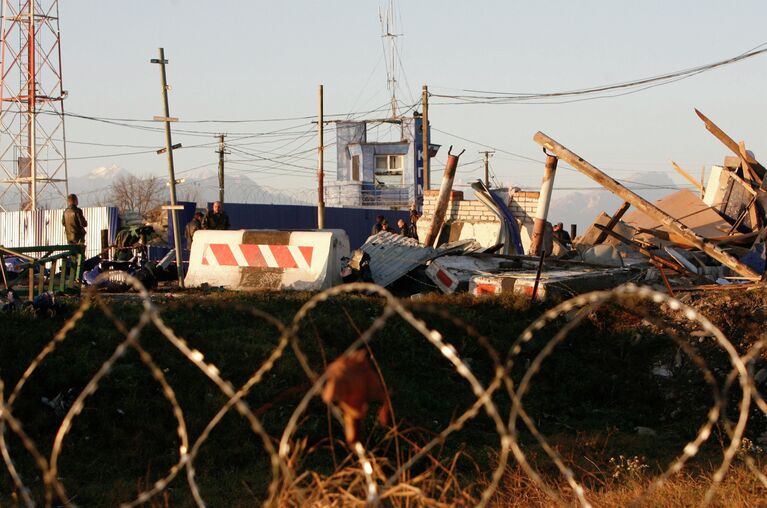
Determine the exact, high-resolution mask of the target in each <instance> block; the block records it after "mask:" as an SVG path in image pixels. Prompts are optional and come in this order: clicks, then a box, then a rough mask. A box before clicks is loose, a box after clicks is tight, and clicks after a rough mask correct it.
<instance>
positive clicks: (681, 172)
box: [671, 161, 703, 192]
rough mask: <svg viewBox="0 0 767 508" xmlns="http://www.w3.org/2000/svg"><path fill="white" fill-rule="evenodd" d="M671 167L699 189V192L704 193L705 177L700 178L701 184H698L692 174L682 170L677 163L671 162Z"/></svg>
mask: <svg viewBox="0 0 767 508" xmlns="http://www.w3.org/2000/svg"><path fill="white" fill-rule="evenodd" d="M671 165H672V166H673V167H674V169H676V172H677V173H679V174H680V175H682V176H683V177H685V178H686V179H687V181H688V182H690V183H691V184H693V185H694V186H695V188H696V189H698V190H699V191H701V192H703V177H701V178H700V182H698V181H697V180H696V179H695V178H693V177H692V176H690V174H689V173H688V172H687V171H685V170H684V169H682V168H681V167H680V166H679V164H677V163H676V162H674V161H671Z"/></svg>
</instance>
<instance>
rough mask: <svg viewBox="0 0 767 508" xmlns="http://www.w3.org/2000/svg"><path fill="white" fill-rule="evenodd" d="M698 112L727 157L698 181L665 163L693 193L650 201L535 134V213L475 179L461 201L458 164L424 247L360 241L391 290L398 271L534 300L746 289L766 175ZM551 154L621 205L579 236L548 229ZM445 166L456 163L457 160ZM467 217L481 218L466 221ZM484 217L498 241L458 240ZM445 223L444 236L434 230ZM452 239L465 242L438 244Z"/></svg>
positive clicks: (438, 283)
mask: <svg viewBox="0 0 767 508" xmlns="http://www.w3.org/2000/svg"><path fill="white" fill-rule="evenodd" d="M696 112H697V113H698V116H700V118H701V119H702V120H703V121H704V123H705V125H706V128H707V129H708V130H709V131H710V132H712V133H713V134H714V136H715V137H716V138H717V139H719V140H720V141H721V142H722V143H724V145H725V146H726V147H727V148H728V149H730V151H732V152H733V153H734V154H735V156H734V157H733V156H727V157H725V160H724V163H723V164H722V166H714V167H713V168H712V170H711V171H710V173H709V176H708V181H707V182H704V181H703V178H701V181H700V182H698V181H697V180H695V179H694V178H692V177H691V176H690V175H689V174H688V173H687V172H685V171H684V170H683V169H682V168H681V167H680V166H679V165H677V164H676V163H674V162H673V161H672V165H673V167H674V169H675V170H676V171H677V172H679V173H680V174H681V175H682V176H684V177H685V178H686V179H687V180H688V181H689V182H691V183H692V184H693V186H694V188H695V191H692V190H688V189H684V190H680V191H678V192H672V193H669V195H667V196H665V197H663V198H662V199H660V200H657V201H656V202H654V203H651V202H649V201H647V200H645V199H644V198H642V197H641V196H639V195H637V194H636V193H634V192H632V191H631V190H629V189H628V188H626V187H625V186H623V185H622V184H621V183H620V182H618V181H617V180H615V179H613V178H612V177H610V176H609V175H607V174H605V173H604V172H602V171H600V170H599V169H597V168H596V167H595V166H593V165H591V164H589V163H588V162H586V161H585V160H584V159H583V158H582V157H580V156H579V155H577V154H575V153H573V152H572V151H570V150H568V149H567V148H565V147H564V146H562V145H561V144H559V143H557V142H556V141H555V140H553V139H552V138H550V137H548V136H546V135H545V134H543V133H541V132H538V133H537V134H536V135H535V136H534V138H533V139H534V140H535V141H536V142H537V143H538V144H540V145H541V146H543V148H544V150H545V151H546V154H547V165H546V168H547V169H546V170H547V173H546V175H548V176H546V175H545V176H544V179H543V183H542V185H541V191H540V192H539V193H536V194H537V196H538V202H537V206H538V210H537V211H535V209H531V208H528V209H524V208H521V207H519V206H518V204H517V203H514V202H513V201H512V199H513V196H515V194H518V192H517V191H518V189H515V190H514V191H513V192H512V191H510V192H509V193H508V197H504V196H503V192H502V191H500V192H499V191H491V190H490V189H488V188H487V187H486V186H485V184H483V183H482V182H477V183H474V184H472V185H471V187H472V188H473V189H474V191H475V195H476V197H477V199H478V201H472V202H471V203H473V204H470V205H469V204H468V203H469V202H467V201H465V200H463V197H462V193H460V192H454V191H452V175H453V174H454V171H450V172H449V175H448V176H447V177H446V179H445V181H444V182H443V188H442V189H441V191H440V195H439V199H438V201H437V203H436V206H435V210H434V211H433V217H434V218H433V219H432V221H431V223H430V227H429V235H428V236H427V241H426V245H425V246H424V245H420V244H418V243H417V242H415V241H412V240H409V239H406V238H403V237H398V236H397V235H391V234H384V235H382V234H379V235H376V236H375V237H371V238H370V239H369V240H368V242H367V243H366V244H365V245H364V246H363V248H362V250H363V251H364V252H366V253H368V254H369V255H370V258H371V261H370V266H371V270H372V278H373V280H374V281H375V282H376V283H378V284H381V285H384V286H388V285H391V284H392V283H394V282H396V281H397V280H398V279H401V278H403V277H405V276H409V277H411V278H413V279H418V278H420V280H421V282H424V281H426V282H427V286H429V287H427V288H426V289H424V287H423V285H422V286H420V287H418V288H417V291H416V290H414V291H412V293H417V294H422V293H423V292H424V291H430V290H431V291H434V290H439V291H441V292H443V293H446V294H452V293H456V292H465V291H467V292H470V293H471V294H472V295H475V296H482V295H497V294H504V293H514V294H520V295H524V296H527V297H530V298H531V299H534V298H536V299H541V300H560V299H563V298H569V297H571V296H573V295H575V294H580V293H583V292H587V291H592V290H598V289H609V288H612V287H614V286H617V285H619V284H622V283H624V282H627V281H629V280H632V281H635V282H638V283H642V284H646V285H651V286H654V287H657V288H660V289H665V290H666V291H668V292H669V293H670V294H672V295H673V294H674V292H675V291H685V290H690V289H708V288H714V287H721V288H727V289H730V288H749V287H751V286H753V284H754V283H756V282H759V281H761V279H762V277H763V275H764V274H765V268H766V266H767V248H766V247H765V239H767V228H765V227H764V226H765V225H767V216H766V215H765V213H766V212H765V208H767V192H765V187H767V178H765V177H766V176H767V171H766V170H765V168H764V166H762V164H760V163H759V162H758V161H757V160H756V158H755V155H754V154H753V153H752V152H750V151H748V150H746V148H745V144H744V143H743V142H741V143H736V142H735V141H733V140H732V138H730V137H729V136H728V135H727V134H725V133H724V132H723V131H722V130H721V129H720V128H719V127H717V126H716V125H715V124H714V123H713V122H711V120H709V119H708V118H707V117H705V116H704V115H703V114H702V113H700V112H699V111H697V110H696ZM558 159H563V161H564V162H566V163H568V164H569V165H571V166H572V167H574V168H575V169H576V170H578V171H580V172H581V173H583V174H585V175H586V176H589V177H590V178H592V179H593V180H594V181H596V182H597V183H598V184H600V185H601V186H602V187H604V188H605V189H606V190H608V191H610V192H612V193H614V194H615V195H616V196H618V197H620V198H621V199H622V200H623V203H622V204H621V206H620V207H619V208H618V209H617V210H616V211H615V212H613V214H612V216H610V215H608V214H607V213H605V212H602V213H600V214H599V215H598V216H597V217H596V218H595V220H594V222H593V224H592V225H591V226H590V227H589V228H587V230H586V231H585V232H584V233H583V234H582V235H581V236H579V237H577V238H572V239H570V238H568V237H567V236H566V235H563V234H562V228H561V227H559V225H558V227H557V228H555V229H556V231H555V232H556V235H553V234H552V233H551V231H552V227H551V223H550V222H548V220H547V212H548V203H549V199H548V196H549V195H550V192H551V188H552V186H553V180H554V171H555V168H556V161H557V160H558ZM450 162H451V164H449V165H448V166H449V168H450V169H451V170H454V169H455V166H457V162H458V160H457V157H453V160H451V161H450ZM526 194H532V193H526ZM526 197H527V196H526ZM455 201H457V203H456V202H455ZM465 205H466V206H465ZM482 206H484V208H481V207H482ZM477 207H480V208H479V209H477ZM448 210H450V212H449V213H447V211H448ZM462 210H465V211H466V212H465V213H463V215H461V214H462ZM481 210H485V211H481ZM446 213H447V215H446ZM427 215H428V212H427ZM533 215H534V216H535V221H533V220H532V219H531V216H533ZM472 219H477V220H476V221H475V223H472ZM489 220H492V224H494V225H495V227H496V231H497V237H496V238H494V239H491V238H489V237H488V235H485V236H483V238H482V239H481V240H480V241H481V242H482V244H481V245H480V244H479V243H478V242H476V241H472V240H470V239H467V238H466V235H465V234H464V233H465V232H466V231H470V230H475V229H476V226H477V225H478V224H482V223H483V221H484V222H487V221H489ZM427 221H428V219H427ZM470 227H471V228H470ZM443 228H444V229H445V230H446V233H447V234H441V232H442V230H443ZM574 234H575V233H573V235H574ZM457 238H462V239H464V240H463V243H456V242H453V243H452V244H451V243H443V245H440V242H446V241H448V240H449V239H457ZM477 238H479V237H477ZM491 240H492V241H491ZM571 240H572V243H571ZM432 246H435V247H432ZM525 249H527V253H528V254H529V255H525ZM539 256H540V257H539ZM539 261H540V265H539ZM429 282H430V284H429Z"/></svg>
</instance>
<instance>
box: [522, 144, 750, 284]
mask: <svg viewBox="0 0 767 508" xmlns="http://www.w3.org/2000/svg"><path fill="white" fill-rule="evenodd" d="M533 140H534V141H535V142H536V143H538V144H539V145H541V146H542V147H544V148H545V149H546V150H548V151H549V152H552V153H553V154H555V155H556V156H557V157H559V158H560V159H562V160H563V161H565V162H567V163H568V164H570V165H571V166H572V167H574V168H575V169H577V170H578V171H580V172H581V173H583V174H584V175H586V176H588V177H589V178H591V179H592V180H594V181H595V182H597V183H598V184H600V185H601V186H602V187H604V188H605V189H607V190H609V191H611V192H612V193H613V194H615V195H617V196H619V197H621V198H623V200H624V201H626V202H628V203H630V204H631V206H633V207H634V208H636V209H637V210H639V211H641V212H642V213H644V214H645V215H647V216H648V217H650V218H652V219H655V220H657V221H658V222H660V223H661V225H663V227H665V228H666V229H667V230H668V231H670V232H672V233H675V234H677V235H679V236H681V237H682V238H683V239H685V240H686V241H687V242H689V243H690V245H692V246H694V247H697V248H698V249H700V250H702V251H703V252H705V253H706V254H708V255H709V256H711V257H712V258H714V259H716V260H717V261H719V262H720V263H722V264H723V265H724V266H726V267H728V268H730V269H731V270H732V271H733V272H735V273H737V274H738V275H740V276H742V277H743V278H744V279H751V280H759V279H761V276H760V275H759V274H757V273H756V272H754V271H753V270H752V269H751V268H749V267H748V266H747V265H745V264H743V263H742V262H741V261H739V260H738V259H736V258H734V257H732V256H731V255H730V254H728V253H726V252H725V251H723V250H722V249H720V248H719V247H717V246H716V245H714V244H712V243H710V242H709V241H707V240H706V239H705V238H702V237H700V236H699V235H697V234H696V233H695V232H694V231H693V230H691V229H690V228H689V227H687V226H685V225H684V224H682V223H681V222H679V220H677V219H676V218H674V217H672V216H671V215H669V214H667V213H666V212H664V211H663V210H661V209H660V208H658V207H657V206H655V205H654V204H652V203H650V202H649V201H647V200H646V199H644V198H642V197H641V196H639V195H637V194H636V193H634V192H632V191H630V190H629V189H627V188H626V187H624V186H623V185H621V184H620V183H619V182H617V181H616V180H614V179H612V178H611V177H610V176H609V175H606V174H605V173H603V172H602V171H600V170H599V169H597V168H596V167H594V166H592V165H591V164H589V163H588V162H586V160H585V159H583V158H582V157H581V156H579V155H578V154H575V153H573V152H571V151H570V150H568V149H567V148H566V147H564V146H562V145H561V144H559V143H557V142H556V141H555V140H553V139H551V138H550V137H548V136H547V135H546V134H544V133H542V132H538V133H536V134H535V136H533ZM608 234H609V233H608Z"/></svg>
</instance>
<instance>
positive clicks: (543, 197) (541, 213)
mask: <svg viewBox="0 0 767 508" xmlns="http://www.w3.org/2000/svg"><path fill="white" fill-rule="evenodd" d="M557 160H558V159H557V158H556V157H554V156H553V155H547V156H546V169H545V170H544V172H543V181H542V182H541V194H540V196H538V209H537V210H536V211H535V222H534V223H533V238H532V240H531V241H530V255H531V256H538V255H540V253H541V245H543V234H544V232H545V231H546V220H547V219H548V215H549V205H550V204H551V191H552V190H553V189H554V175H556V173H557Z"/></svg>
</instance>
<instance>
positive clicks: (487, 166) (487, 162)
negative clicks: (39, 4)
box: [479, 150, 495, 189]
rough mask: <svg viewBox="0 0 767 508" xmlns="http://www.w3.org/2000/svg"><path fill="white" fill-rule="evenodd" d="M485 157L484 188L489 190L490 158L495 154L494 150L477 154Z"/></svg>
mask: <svg viewBox="0 0 767 508" xmlns="http://www.w3.org/2000/svg"><path fill="white" fill-rule="evenodd" d="M479 153H481V154H484V155H485V187H487V188H488V189H489V188H490V156H491V155H493V154H494V153H495V150H485V151H484V152H479Z"/></svg>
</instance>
